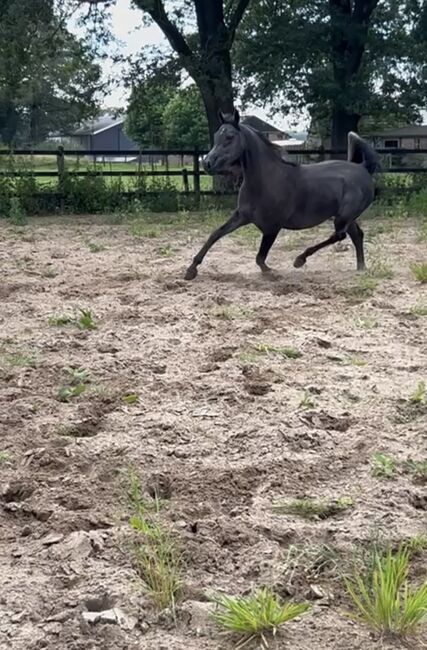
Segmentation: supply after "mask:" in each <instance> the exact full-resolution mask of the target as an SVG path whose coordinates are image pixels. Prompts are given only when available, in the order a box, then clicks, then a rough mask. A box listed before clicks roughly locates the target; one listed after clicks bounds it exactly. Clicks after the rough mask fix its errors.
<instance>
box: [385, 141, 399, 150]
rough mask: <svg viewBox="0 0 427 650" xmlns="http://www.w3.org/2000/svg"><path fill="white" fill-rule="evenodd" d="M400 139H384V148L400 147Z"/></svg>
mask: <svg viewBox="0 0 427 650" xmlns="http://www.w3.org/2000/svg"><path fill="white" fill-rule="evenodd" d="M398 148H399V140H384V149H398Z"/></svg>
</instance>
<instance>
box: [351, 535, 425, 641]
mask: <svg viewBox="0 0 427 650" xmlns="http://www.w3.org/2000/svg"><path fill="white" fill-rule="evenodd" d="M410 553H411V552H410V550H409V549H408V548H407V547H405V546H401V547H400V548H399V550H398V551H397V552H396V553H394V554H393V552H392V550H391V549H389V550H388V551H387V552H386V553H385V554H384V555H381V554H379V553H377V555H376V557H375V563H374V568H373V571H372V572H368V573H367V574H365V575H363V574H362V575H360V574H355V575H354V577H353V578H352V579H351V580H348V579H347V580H345V585H346V588H347V592H348V594H349V596H350V598H351V600H352V601H353V605H354V606H355V609H356V614H355V617H356V618H357V619H359V620H362V621H364V622H365V623H367V624H368V625H370V626H371V627H372V628H373V629H374V630H375V631H377V632H380V633H382V634H394V635H398V636H403V637H406V636H409V635H412V634H414V633H415V632H416V631H417V628H419V626H420V625H421V624H423V623H425V622H426V621H427V581H426V582H424V584H422V585H420V586H419V587H412V586H411V585H410V584H409V581H408V571H409V560H410Z"/></svg>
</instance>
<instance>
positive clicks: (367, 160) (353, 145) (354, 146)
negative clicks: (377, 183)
mask: <svg viewBox="0 0 427 650" xmlns="http://www.w3.org/2000/svg"><path fill="white" fill-rule="evenodd" d="M347 160H349V161H350V162H354V163H358V164H361V165H363V166H364V167H365V169H367V170H368V172H369V173H370V174H374V173H375V172H376V171H377V169H378V168H379V166H380V164H379V160H378V155H377V152H376V151H375V149H373V148H372V147H371V146H370V145H369V144H368V143H367V142H365V140H363V139H362V138H361V137H360V136H359V135H357V133H353V131H350V132H349V134H348V155H347Z"/></svg>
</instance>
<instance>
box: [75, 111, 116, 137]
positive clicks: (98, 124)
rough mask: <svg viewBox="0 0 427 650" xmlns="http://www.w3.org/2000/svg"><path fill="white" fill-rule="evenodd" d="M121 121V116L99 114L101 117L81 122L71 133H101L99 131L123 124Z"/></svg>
mask: <svg viewBox="0 0 427 650" xmlns="http://www.w3.org/2000/svg"><path fill="white" fill-rule="evenodd" d="M123 122H124V119H123V118H117V117H113V116H112V115H101V117H98V118H96V119H95V120H90V121H89V122H86V123H85V124H83V125H82V126H81V127H79V128H78V129H76V130H75V131H73V134H72V135H96V134H97V133H101V131H107V130H108V129H112V128H113V127H114V126H118V125H120V124H123Z"/></svg>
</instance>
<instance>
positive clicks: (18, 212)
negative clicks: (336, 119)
mask: <svg viewBox="0 0 427 650" xmlns="http://www.w3.org/2000/svg"><path fill="white" fill-rule="evenodd" d="M9 221H10V223H11V224H13V225H14V226H23V225H24V224H25V223H26V222H27V215H26V214H25V211H24V210H23V208H22V205H21V201H20V199H19V198H18V197H17V196H12V197H11V199H10V209H9Z"/></svg>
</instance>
